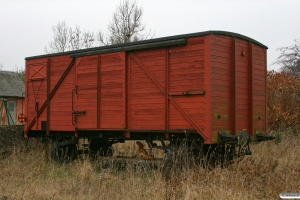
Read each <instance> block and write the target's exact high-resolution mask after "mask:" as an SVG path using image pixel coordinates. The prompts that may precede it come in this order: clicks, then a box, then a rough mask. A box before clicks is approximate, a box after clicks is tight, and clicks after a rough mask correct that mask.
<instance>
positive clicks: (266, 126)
mask: <svg viewBox="0 0 300 200" xmlns="http://www.w3.org/2000/svg"><path fill="white" fill-rule="evenodd" d="M264 52H265V65H266V66H265V76H266V77H265V133H266V134H267V133H268V123H267V106H268V104H267V103H268V98H267V97H268V96H267V73H268V68H267V66H268V65H267V49H264Z"/></svg>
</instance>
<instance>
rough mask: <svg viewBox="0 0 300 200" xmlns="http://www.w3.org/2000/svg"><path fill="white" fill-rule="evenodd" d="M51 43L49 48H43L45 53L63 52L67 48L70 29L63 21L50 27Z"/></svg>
mask: <svg viewBox="0 0 300 200" xmlns="http://www.w3.org/2000/svg"><path fill="white" fill-rule="evenodd" d="M52 31H53V33H54V35H53V41H51V42H49V43H48V44H49V47H48V48H47V47H45V52H46V53H56V52H64V51H66V50H67V48H68V42H69V37H70V34H69V33H70V29H69V27H68V25H67V23H66V22H65V21H62V22H58V23H57V24H56V25H54V26H52Z"/></svg>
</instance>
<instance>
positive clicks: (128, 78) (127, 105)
mask: <svg viewBox="0 0 300 200" xmlns="http://www.w3.org/2000/svg"><path fill="white" fill-rule="evenodd" d="M131 59H132V58H131V56H130V53H127V70H126V71H127V83H126V103H127V104H126V112H127V113H126V128H127V129H129V128H130V119H129V117H130V77H131V76H130V68H131V65H130V64H131V63H130V62H131Z"/></svg>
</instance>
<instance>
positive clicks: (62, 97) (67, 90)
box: [50, 55, 75, 131]
mask: <svg viewBox="0 0 300 200" xmlns="http://www.w3.org/2000/svg"><path fill="white" fill-rule="evenodd" d="M71 61H72V59H71V58H70V56H69V55H65V56H59V57H51V58H50V91H52V90H53V88H54V86H55V85H56V84H57V82H58V81H59V79H60V78H61V76H62V75H63V73H64V72H65V71H66V69H67V67H68V65H69V64H70V62H71ZM74 85H75V66H73V67H72V69H71V71H70V72H69V73H68V75H67V76H66V77H65V78H64V80H63V82H62V83H61V85H60V86H59V88H58V89H57V91H56V92H55V94H54V95H53V97H52V99H51V101H50V105H51V106H50V113H51V114H50V130H59V131H70V130H74V126H73V124H72V103H71V101H72V90H73V89H74Z"/></svg>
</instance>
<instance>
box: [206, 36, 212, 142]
mask: <svg viewBox="0 0 300 200" xmlns="http://www.w3.org/2000/svg"><path fill="white" fill-rule="evenodd" d="M211 37H213V35H208V36H206V37H205V42H204V45H205V55H204V68H205V69H204V72H205V76H204V77H205V78H204V87H205V99H206V101H205V102H206V105H205V130H204V134H205V135H206V136H207V138H208V139H206V140H204V143H205V144H211V143H212V142H213V141H212V117H211V116H212V106H211Z"/></svg>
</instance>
